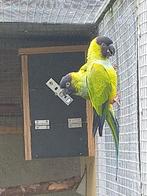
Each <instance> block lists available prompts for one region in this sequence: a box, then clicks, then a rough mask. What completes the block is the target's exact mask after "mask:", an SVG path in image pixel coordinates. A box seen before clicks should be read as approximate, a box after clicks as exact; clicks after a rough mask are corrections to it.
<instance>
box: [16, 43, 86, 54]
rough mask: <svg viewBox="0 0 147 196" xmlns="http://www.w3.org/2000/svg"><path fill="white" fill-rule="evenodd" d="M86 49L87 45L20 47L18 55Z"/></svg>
mask: <svg viewBox="0 0 147 196" xmlns="http://www.w3.org/2000/svg"><path fill="white" fill-rule="evenodd" d="M85 50H87V45H73V46H71V45H70V46H50V47H39V48H20V49H19V54H20V55H30V54H47V53H64V52H82V51H85Z"/></svg>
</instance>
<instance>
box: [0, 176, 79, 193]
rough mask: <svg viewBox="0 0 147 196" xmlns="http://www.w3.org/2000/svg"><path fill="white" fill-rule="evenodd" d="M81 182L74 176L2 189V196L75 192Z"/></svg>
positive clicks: (0, 189) (0, 191)
mask: <svg viewBox="0 0 147 196" xmlns="http://www.w3.org/2000/svg"><path fill="white" fill-rule="evenodd" d="M80 181H81V177H80V176H74V177H71V178H68V179H64V180H60V181H49V182H40V183H37V184H31V185H19V186H15V187H8V188H0V196H6V195H9V196H16V195H17V196H22V195H37V194H45V193H51V192H60V191H68V190H75V189H76V188H77V187H78V185H79V183H80Z"/></svg>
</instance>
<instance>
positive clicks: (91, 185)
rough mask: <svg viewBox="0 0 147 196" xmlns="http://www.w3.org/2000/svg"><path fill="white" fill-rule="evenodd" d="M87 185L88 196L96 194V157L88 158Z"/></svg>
mask: <svg viewBox="0 0 147 196" xmlns="http://www.w3.org/2000/svg"><path fill="white" fill-rule="evenodd" d="M86 169H87V187H86V196H96V165H95V157H88V158H87V164H86Z"/></svg>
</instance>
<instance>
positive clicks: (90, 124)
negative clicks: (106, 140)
mask: <svg viewBox="0 0 147 196" xmlns="http://www.w3.org/2000/svg"><path fill="white" fill-rule="evenodd" d="M86 113H87V134H88V155H89V156H90V157H92V156H93V157H94V156H95V139H94V136H93V109H92V106H91V103H90V101H87V102H86Z"/></svg>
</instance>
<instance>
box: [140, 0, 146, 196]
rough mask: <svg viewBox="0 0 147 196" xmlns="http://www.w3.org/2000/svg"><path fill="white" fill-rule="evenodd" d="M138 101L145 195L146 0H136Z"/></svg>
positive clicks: (143, 190)
mask: <svg viewBox="0 0 147 196" xmlns="http://www.w3.org/2000/svg"><path fill="white" fill-rule="evenodd" d="M138 3H139V4H138V8H139V10H138V21H139V26H138V27H139V37H138V38H139V43H138V46H139V47H138V48H139V61H138V62H139V92H140V96H139V102H140V139H141V149H140V150H141V176H142V179H141V180H142V194H143V195H144V196H146V195H147V1H146V0H139V1H138Z"/></svg>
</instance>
